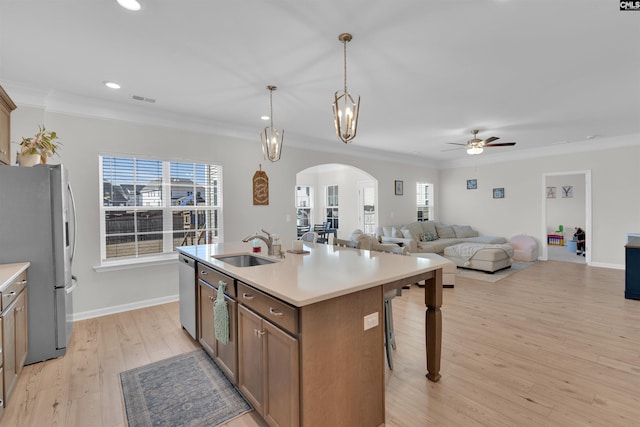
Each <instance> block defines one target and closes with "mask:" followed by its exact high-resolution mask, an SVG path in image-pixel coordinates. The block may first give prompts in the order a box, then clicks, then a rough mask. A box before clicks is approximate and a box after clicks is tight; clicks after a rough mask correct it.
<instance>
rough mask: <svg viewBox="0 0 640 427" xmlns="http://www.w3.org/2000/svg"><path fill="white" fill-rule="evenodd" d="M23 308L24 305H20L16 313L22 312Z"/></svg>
mask: <svg viewBox="0 0 640 427" xmlns="http://www.w3.org/2000/svg"><path fill="white" fill-rule="evenodd" d="M23 308H24V307H18V308H16V313H20V312H21V311H22V309H23Z"/></svg>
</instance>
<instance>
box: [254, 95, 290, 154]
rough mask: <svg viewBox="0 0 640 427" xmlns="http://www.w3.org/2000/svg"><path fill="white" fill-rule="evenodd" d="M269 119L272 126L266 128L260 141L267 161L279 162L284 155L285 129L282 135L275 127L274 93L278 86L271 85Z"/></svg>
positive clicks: (261, 134)
mask: <svg viewBox="0 0 640 427" xmlns="http://www.w3.org/2000/svg"><path fill="white" fill-rule="evenodd" d="M267 89H269V108H270V110H269V119H270V120H271V124H270V126H267V127H266V128H264V130H263V131H262V132H261V133H260V139H261V140H262V154H264V158H265V160H270V161H272V162H277V161H278V160H280V156H281V155H282V144H283V143H284V129H283V130H282V133H280V132H278V129H276V128H274V127H273V91H274V90H276V89H278V88H277V87H276V86H272V85H269V86H267Z"/></svg>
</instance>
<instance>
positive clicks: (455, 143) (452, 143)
mask: <svg viewBox="0 0 640 427" xmlns="http://www.w3.org/2000/svg"><path fill="white" fill-rule="evenodd" d="M447 144H451V145H462V146H463V147H466V146H467V145H469V144H461V143H459V142H447Z"/></svg>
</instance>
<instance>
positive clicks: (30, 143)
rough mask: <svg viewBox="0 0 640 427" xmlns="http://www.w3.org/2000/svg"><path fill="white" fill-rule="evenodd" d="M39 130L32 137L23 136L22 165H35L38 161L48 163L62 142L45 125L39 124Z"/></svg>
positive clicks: (21, 144)
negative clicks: (48, 159)
mask: <svg viewBox="0 0 640 427" xmlns="http://www.w3.org/2000/svg"><path fill="white" fill-rule="evenodd" d="M38 129H39V130H38V132H37V133H36V134H35V135H34V136H33V137H31V138H24V137H23V138H22V142H20V155H19V156H18V162H19V163H20V166H33V165H35V164H38V163H47V158H48V157H51V156H53V155H54V154H55V153H56V150H57V149H58V145H59V144H60V143H59V142H57V141H56V140H57V139H58V135H57V134H56V133H55V132H47V130H46V129H45V127H44V125H43V126H38Z"/></svg>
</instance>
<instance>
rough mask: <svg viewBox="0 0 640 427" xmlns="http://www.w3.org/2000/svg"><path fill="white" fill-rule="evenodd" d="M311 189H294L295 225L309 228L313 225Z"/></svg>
mask: <svg viewBox="0 0 640 427" xmlns="http://www.w3.org/2000/svg"><path fill="white" fill-rule="evenodd" d="M312 201H313V188H311V187H307V186H297V187H296V225H297V226H298V227H309V226H311V224H312V223H313V222H312V221H313V218H312V216H311V214H312V209H313V206H312Z"/></svg>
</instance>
